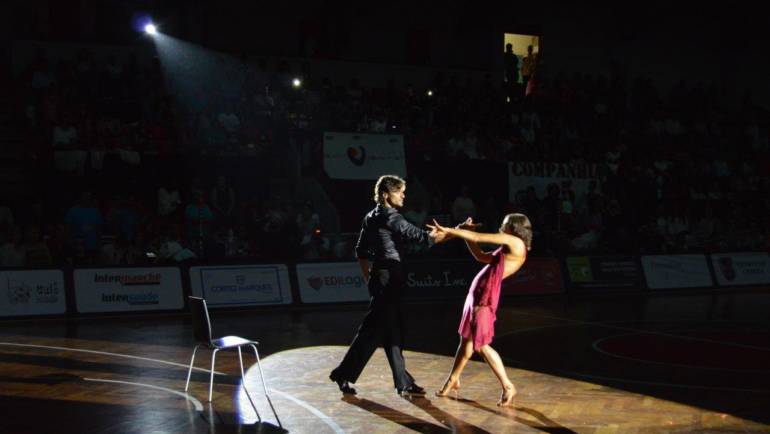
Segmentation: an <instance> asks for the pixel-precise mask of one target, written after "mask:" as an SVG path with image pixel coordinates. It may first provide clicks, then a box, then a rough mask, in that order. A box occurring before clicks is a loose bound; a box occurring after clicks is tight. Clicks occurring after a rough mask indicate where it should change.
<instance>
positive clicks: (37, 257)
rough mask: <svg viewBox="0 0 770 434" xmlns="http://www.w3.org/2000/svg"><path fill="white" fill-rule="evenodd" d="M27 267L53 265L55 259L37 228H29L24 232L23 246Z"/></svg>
mask: <svg viewBox="0 0 770 434" xmlns="http://www.w3.org/2000/svg"><path fill="white" fill-rule="evenodd" d="M22 248H23V249H24V254H25V258H26V263H25V265H26V266H27V267H44V266H48V265H51V263H52V262H53V259H52V257H51V251H50V250H49V249H48V246H47V245H46V243H44V242H43V240H42V238H41V237H40V229H38V227H37V226H27V227H26V228H25V230H24V243H23V244H22Z"/></svg>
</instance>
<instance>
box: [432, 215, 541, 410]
mask: <svg viewBox="0 0 770 434" xmlns="http://www.w3.org/2000/svg"><path fill="white" fill-rule="evenodd" d="M428 226H429V227H430V228H431V229H434V228H435V230H436V231H438V232H439V233H441V232H444V233H446V235H447V236H450V237H457V238H462V239H464V240H465V243H466V244H467V246H468V250H470V252H471V255H473V257H474V258H475V259H476V260H477V261H479V262H482V263H485V264H487V265H486V266H484V268H482V270H481V271H480V272H479V273H478V274H477V275H476V277H475V278H474V279H473V283H472V284H471V287H470V289H469V290H468V296H467V297H466V299H465V307H464V308H463V317H462V320H460V328H459V330H458V331H459V333H460V346H459V347H458V348H457V354H456V355H455V359H454V366H452V372H450V373H449V378H447V380H446V382H445V383H444V386H443V387H442V388H441V390H439V391H437V392H436V395H437V396H447V395H448V394H449V392H450V391H454V392H455V393H457V391H458V390H459V389H460V373H462V371H463V368H465V364H466V363H468V360H470V358H471V356H472V355H473V352H474V351H475V352H477V353H479V354H480V355H481V357H482V358H483V359H484V360H485V361H486V362H487V364H489V367H490V368H492V371H493V372H494V373H495V375H496V376H497V379H498V380H500V384H501V385H502V387H503V391H502V393H501V395H500V400H499V401H498V402H497V405H498V406H506V405H510V404H511V403H512V402H513V397H514V396H516V388H515V387H514V385H513V383H512V382H511V380H510V379H509V378H508V375H507V374H506V373H505V366H504V365H503V362H502V360H500V355H498V354H497V351H495V350H493V349H492V347H490V346H489V344H490V343H491V342H492V338H493V336H494V334H495V329H494V323H495V313H496V312H497V304H498V301H499V300H500V286H501V283H502V280H503V279H505V278H506V277H508V276H511V275H513V273H515V272H516V271H518V270H519V268H521V266H522V265H523V264H524V261H525V260H526V259H527V251H528V250H530V249H531V248H532V224H531V223H530V221H529V219H528V218H527V216H525V215H523V214H508V215H507V216H505V218H504V219H503V223H502V225H501V226H500V231H499V232H498V233H495V234H488V233H478V232H474V231H473V230H472V229H475V228H476V227H478V226H479V225H477V224H474V223H473V220H472V219H470V218H469V219H467V220H466V221H465V222H464V223H461V224H460V225H458V226H457V228H454V229H452V228H445V227H442V226H441V225H439V224H438V223H437V222H436V221H435V220H434V221H433V225H428ZM469 229H470V230H469ZM478 243H490V244H498V245H500V247H499V248H497V249H496V250H494V251H493V252H484V251H482V250H481V248H479V245H478Z"/></svg>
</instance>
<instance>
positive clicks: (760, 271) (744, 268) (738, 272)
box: [711, 252, 770, 286]
mask: <svg viewBox="0 0 770 434" xmlns="http://www.w3.org/2000/svg"><path fill="white" fill-rule="evenodd" d="M711 264H712V265H713V266H714V274H715V275H716V277H717V283H718V284H719V285H720V286H735V285H761V284H767V283H770V256H768V255H767V253H758V252H743V253H715V254H713V255H711Z"/></svg>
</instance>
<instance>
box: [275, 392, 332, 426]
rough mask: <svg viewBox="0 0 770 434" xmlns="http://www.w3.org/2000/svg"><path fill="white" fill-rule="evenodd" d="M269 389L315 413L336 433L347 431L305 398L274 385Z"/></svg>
mask: <svg viewBox="0 0 770 434" xmlns="http://www.w3.org/2000/svg"><path fill="white" fill-rule="evenodd" d="M269 389H270V391H271V392H273V393H277V394H279V395H281V396H283V397H284V398H286V399H288V400H290V401H292V402H294V403H295V404H297V405H299V406H300V407H302V408H304V409H305V410H307V411H309V412H311V413H313V414H314V415H315V416H316V417H317V418H319V419H321V421H322V422H323V423H325V424H326V425H328V426H329V428H331V429H332V430H333V431H334V432H335V433H337V434H344V433H345V431H344V430H343V429H342V428H341V427H340V426H339V425H337V422H335V421H334V420H333V419H332V418H330V417H329V416H327V415H325V414H324V413H323V412H321V410H319V409H317V408H315V407H313V406H312V405H310V404H308V403H307V402H305V401H303V400H301V399H299V398H296V397H294V396H292V395H290V394H288V393H286V392H282V391H280V390H278V389H273V388H272V387H270V388H269Z"/></svg>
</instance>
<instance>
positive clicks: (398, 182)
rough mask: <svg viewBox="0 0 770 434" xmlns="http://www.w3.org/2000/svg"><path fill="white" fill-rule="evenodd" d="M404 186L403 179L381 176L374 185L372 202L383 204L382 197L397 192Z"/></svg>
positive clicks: (393, 176) (394, 176)
mask: <svg viewBox="0 0 770 434" xmlns="http://www.w3.org/2000/svg"><path fill="white" fill-rule="evenodd" d="M404 184H406V181H404V179H403V178H401V177H399V176H396V175H382V176H380V179H378V180H377V184H375V185H374V201H375V202H377V203H380V204H382V203H384V199H383V198H382V195H383V194H385V193H390V192H394V191H396V190H398V189H399V188H401V186H403V185H404Z"/></svg>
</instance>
